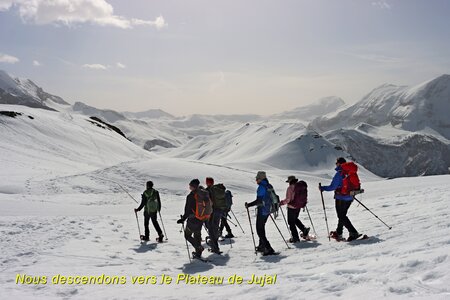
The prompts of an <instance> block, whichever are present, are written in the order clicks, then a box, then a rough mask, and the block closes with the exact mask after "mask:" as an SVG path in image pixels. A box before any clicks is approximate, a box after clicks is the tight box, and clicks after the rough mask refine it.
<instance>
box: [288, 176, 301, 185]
mask: <svg viewBox="0 0 450 300" xmlns="http://www.w3.org/2000/svg"><path fill="white" fill-rule="evenodd" d="M292 181H295V182H297V181H298V179H297V178H296V177H295V176H289V177H288V179H287V180H286V182H289V183H291V182H292Z"/></svg>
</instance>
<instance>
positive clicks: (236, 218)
mask: <svg viewBox="0 0 450 300" xmlns="http://www.w3.org/2000/svg"><path fill="white" fill-rule="evenodd" d="M230 211H231V213H232V214H233V217H234V219H235V220H236V222H237V223H238V225H239V227H240V228H241V230H242V233H243V234H245V232H244V229H242V226H241V223H239V220H238V219H237V218H236V215H235V214H234V212H233V210H232V209H230Z"/></svg>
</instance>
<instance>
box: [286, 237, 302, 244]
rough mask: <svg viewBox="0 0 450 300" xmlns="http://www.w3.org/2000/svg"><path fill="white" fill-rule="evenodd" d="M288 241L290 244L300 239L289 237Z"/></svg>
mask: <svg viewBox="0 0 450 300" xmlns="http://www.w3.org/2000/svg"><path fill="white" fill-rule="evenodd" d="M288 242H289V243H292V244H295V243H298V242H300V240H299V239H294V238H290V239H289V241H288Z"/></svg>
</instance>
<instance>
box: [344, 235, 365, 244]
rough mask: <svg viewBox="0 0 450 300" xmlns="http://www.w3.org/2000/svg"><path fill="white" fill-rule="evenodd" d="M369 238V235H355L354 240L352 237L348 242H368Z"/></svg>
mask: <svg viewBox="0 0 450 300" xmlns="http://www.w3.org/2000/svg"><path fill="white" fill-rule="evenodd" d="M368 238H369V236H368V235H367V234H364V235H363V234H358V235H357V236H356V235H355V236H354V237H353V238H351V237H350V236H349V237H348V239H347V242H351V241H356V240H359V241H360V240H367V239H368Z"/></svg>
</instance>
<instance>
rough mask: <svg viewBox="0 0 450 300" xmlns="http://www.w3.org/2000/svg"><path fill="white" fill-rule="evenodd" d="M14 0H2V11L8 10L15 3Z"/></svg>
mask: <svg viewBox="0 0 450 300" xmlns="http://www.w3.org/2000/svg"><path fill="white" fill-rule="evenodd" d="M13 2H14V0H0V11H4V10H8V9H10V7H11V6H12V5H13Z"/></svg>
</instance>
